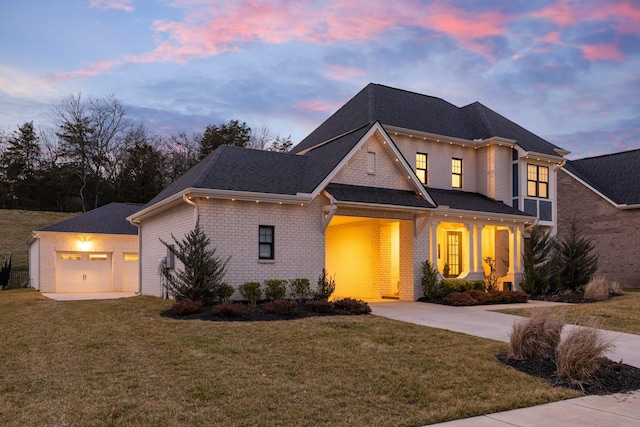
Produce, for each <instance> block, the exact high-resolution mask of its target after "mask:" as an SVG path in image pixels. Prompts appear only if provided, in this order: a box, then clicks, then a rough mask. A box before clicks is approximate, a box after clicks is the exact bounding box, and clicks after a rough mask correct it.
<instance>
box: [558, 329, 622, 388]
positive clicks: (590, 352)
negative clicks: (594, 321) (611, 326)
mask: <svg viewBox="0 0 640 427" xmlns="http://www.w3.org/2000/svg"><path fill="white" fill-rule="evenodd" d="M613 347H614V345H613V342H612V341H611V340H609V339H607V338H606V336H605V335H604V332H603V331H602V330H600V329H595V328H587V327H577V328H575V329H572V330H571V331H569V332H568V333H567V334H566V336H565V337H564V339H563V340H562V342H560V344H559V345H558V350H557V354H558V358H557V360H556V369H557V370H556V374H557V376H558V378H559V379H563V380H567V381H570V382H572V383H576V384H583V383H586V382H590V381H591V380H593V378H594V376H595V374H596V373H597V372H598V369H600V364H601V362H602V360H603V358H604V355H605V354H606V353H607V352H608V351H610V350H611V349H612V348H613Z"/></svg>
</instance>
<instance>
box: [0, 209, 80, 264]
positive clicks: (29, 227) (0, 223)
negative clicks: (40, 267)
mask: <svg viewBox="0 0 640 427" xmlns="http://www.w3.org/2000/svg"><path fill="white" fill-rule="evenodd" d="M76 215H78V214H77V213H66V212H38V211H24V210H10V209H0V256H1V255H8V254H15V256H14V258H13V260H12V261H13V266H14V267H22V266H27V265H28V257H27V246H26V245H25V243H26V242H27V240H28V239H29V236H31V232H32V231H34V230H38V229H41V228H43V227H46V226H48V225H52V224H55V223H57V222H60V221H64V220H65V219H69V218H72V217H74V216H76ZM3 261H4V258H0V263H2V262H3Z"/></svg>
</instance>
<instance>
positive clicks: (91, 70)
mask: <svg viewBox="0 0 640 427" xmlns="http://www.w3.org/2000/svg"><path fill="white" fill-rule="evenodd" d="M120 64H121V61H98V62H94V63H93V64H91V65H90V66H89V67H88V68H84V69H80V70H75V71H68V72H62V73H55V74H51V75H48V76H45V77H43V78H42V80H43V81H44V82H45V83H58V82H62V81H66V80H76V79H82V78H86V77H91V76H95V75H98V74H103V73H105V72H107V71H108V70H110V69H111V68H113V67H115V66H117V65H120Z"/></svg>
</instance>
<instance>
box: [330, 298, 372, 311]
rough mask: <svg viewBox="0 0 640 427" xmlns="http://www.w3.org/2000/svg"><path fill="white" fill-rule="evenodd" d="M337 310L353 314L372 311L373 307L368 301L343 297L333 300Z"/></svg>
mask: <svg viewBox="0 0 640 427" xmlns="http://www.w3.org/2000/svg"><path fill="white" fill-rule="evenodd" d="M333 305H334V306H335V308H336V310H344V311H347V312H349V313H351V314H368V313H371V307H369V304H367V303H366V302H364V301H362V300H359V299H354V298H341V299H337V300H335V301H334V302H333Z"/></svg>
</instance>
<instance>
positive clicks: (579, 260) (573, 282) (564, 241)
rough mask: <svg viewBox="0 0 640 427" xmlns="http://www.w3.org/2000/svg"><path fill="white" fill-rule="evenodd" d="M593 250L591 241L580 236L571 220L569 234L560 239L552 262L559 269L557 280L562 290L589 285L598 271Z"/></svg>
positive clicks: (574, 222)
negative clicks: (555, 256)
mask: <svg viewBox="0 0 640 427" xmlns="http://www.w3.org/2000/svg"><path fill="white" fill-rule="evenodd" d="M594 249H595V245H594V243H593V241H592V240H591V239H589V238H587V237H584V236H583V235H582V232H581V231H580V230H579V229H578V225H577V224H576V221H575V220H573V221H572V222H571V226H570V228H569V232H568V233H567V234H566V235H565V236H563V237H562V238H561V239H560V242H559V244H558V251H557V258H556V259H555V260H554V262H555V263H557V264H558V267H559V269H560V271H559V272H558V279H559V281H560V286H562V288H563V289H567V288H568V289H571V290H573V291H575V290H576V289H578V288H581V287H583V286H585V285H586V284H587V283H589V280H591V277H593V275H594V274H595V272H596V271H597V270H598V258H597V256H596V255H594V254H592V252H593V250H594Z"/></svg>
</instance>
